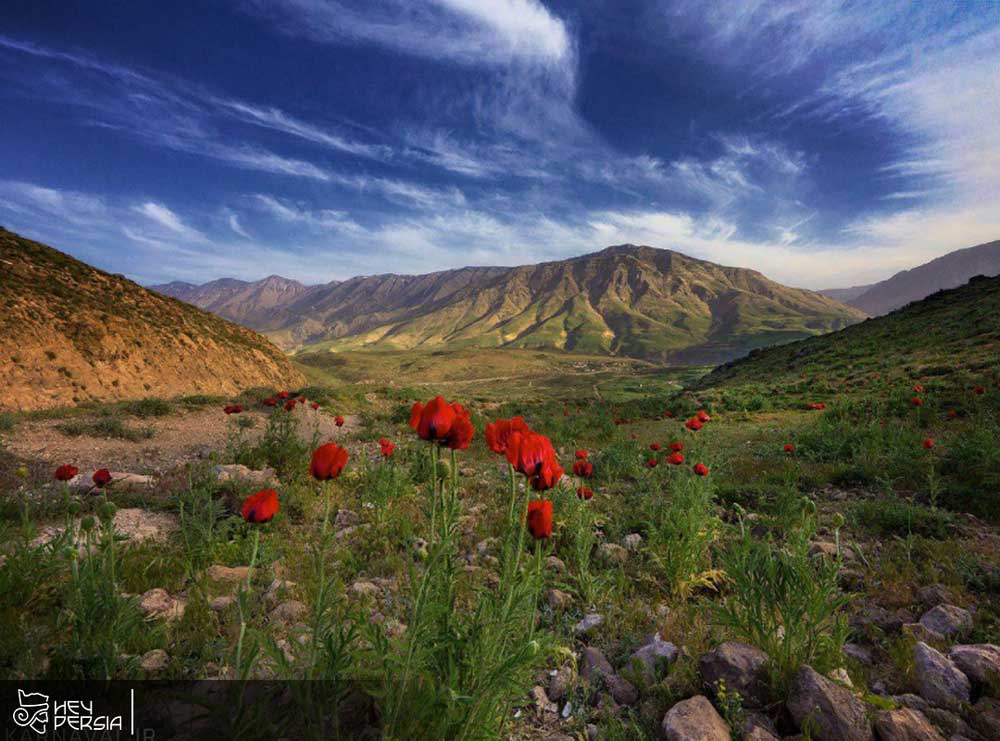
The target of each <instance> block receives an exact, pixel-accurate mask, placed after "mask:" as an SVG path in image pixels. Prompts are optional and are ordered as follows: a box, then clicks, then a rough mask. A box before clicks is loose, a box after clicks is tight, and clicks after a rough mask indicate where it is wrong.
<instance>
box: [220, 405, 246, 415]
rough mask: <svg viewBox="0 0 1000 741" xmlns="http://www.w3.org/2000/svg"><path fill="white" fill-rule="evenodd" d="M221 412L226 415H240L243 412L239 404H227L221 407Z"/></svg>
mask: <svg viewBox="0 0 1000 741" xmlns="http://www.w3.org/2000/svg"><path fill="white" fill-rule="evenodd" d="M222 411H223V412H225V413H226V414H240V413H241V412H242V411H243V407H241V406H240V405H239V404H229V405H228V406H225V407H223V409H222Z"/></svg>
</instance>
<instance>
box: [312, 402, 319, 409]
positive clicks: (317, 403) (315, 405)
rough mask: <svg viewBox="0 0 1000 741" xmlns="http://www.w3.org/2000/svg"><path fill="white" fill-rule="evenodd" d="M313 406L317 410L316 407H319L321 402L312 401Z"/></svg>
mask: <svg viewBox="0 0 1000 741" xmlns="http://www.w3.org/2000/svg"><path fill="white" fill-rule="evenodd" d="M312 408H313V409H314V410H316V409H319V402H318V401H314V402H313V403H312Z"/></svg>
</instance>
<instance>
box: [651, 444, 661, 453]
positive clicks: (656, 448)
mask: <svg viewBox="0 0 1000 741" xmlns="http://www.w3.org/2000/svg"><path fill="white" fill-rule="evenodd" d="M649 449H650V450H652V451H653V452H654V453H659V452H660V444H659V443H650V444H649Z"/></svg>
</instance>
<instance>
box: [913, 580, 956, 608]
mask: <svg viewBox="0 0 1000 741" xmlns="http://www.w3.org/2000/svg"><path fill="white" fill-rule="evenodd" d="M917 600H918V601H919V602H920V604H921V605H923V606H924V607H925V608H927V609H930V608H931V607H937V606H938V605H943V604H947V603H948V602H950V601H951V592H950V591H949V590H948V588H947V587H945V586H944V585H943V584H931V585H929V586H926V587H920V589H918V590H917Z"/></svg>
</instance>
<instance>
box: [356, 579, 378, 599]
mask: <svg viewBox="0 0 1000 741" xmlns="http://www.w3.org/2000/svg"><path fill="white" fill-rule="evenodd" d="M381 591H382V590H380V589H379V588H378V586H376V585H375V584H372V583H371V582H370V581H356V582H354V583H353V584H352V585H351V593H352V594H353V595H354V596H355V597H360V598H362V599H364V598H366V597H374V596H375V595H377V594H379V593H380V592H381Z"/></svg>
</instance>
